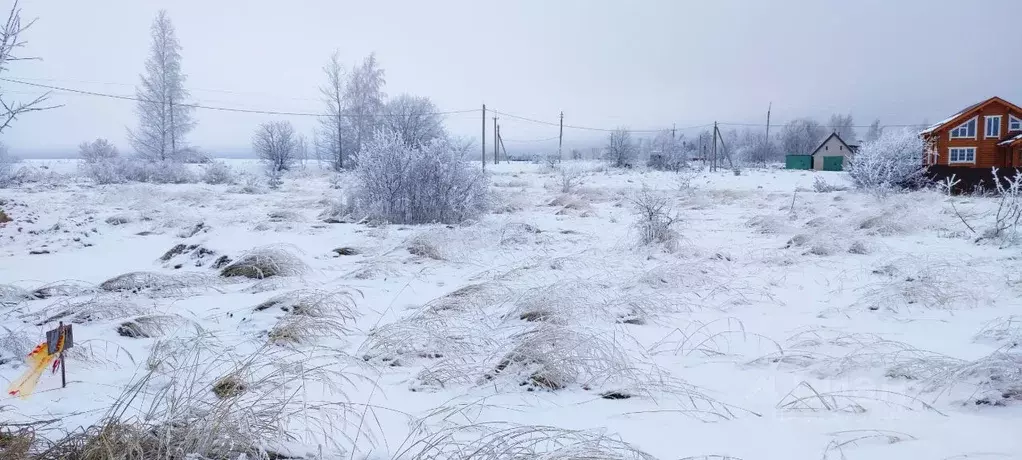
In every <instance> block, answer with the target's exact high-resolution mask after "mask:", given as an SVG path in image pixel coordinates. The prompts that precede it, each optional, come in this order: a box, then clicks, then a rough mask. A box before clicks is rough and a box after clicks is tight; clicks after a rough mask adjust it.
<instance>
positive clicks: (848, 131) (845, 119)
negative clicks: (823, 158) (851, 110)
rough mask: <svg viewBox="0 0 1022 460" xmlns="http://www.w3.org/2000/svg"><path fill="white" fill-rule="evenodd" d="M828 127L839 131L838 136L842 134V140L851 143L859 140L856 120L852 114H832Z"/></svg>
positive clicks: (833, 130)
mask: <svg viewBox="0 0 1022 460" xmlns="http://www.w3.org/2000/svg"><path fill="white" fill-rule="evenodd" d="M827 127H828V128H829V130H830V132H835V133H837V135H838V136H841V139H842V140H844V141H845V142H847V143H849V144H854V143H855V141H856V140H858V136H857V135H856V134H855V121H854V120H853V119H852V114H848V115H840V114H834V115H831V116H830V123H829V124H828V126H827Z"/></svg>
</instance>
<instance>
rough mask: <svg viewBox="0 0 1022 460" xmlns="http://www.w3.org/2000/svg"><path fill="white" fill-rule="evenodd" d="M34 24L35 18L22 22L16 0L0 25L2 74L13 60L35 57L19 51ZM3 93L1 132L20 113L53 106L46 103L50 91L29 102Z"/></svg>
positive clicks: (0, 98)
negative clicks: (17, 99)
mask: <svg viewBox="0 0 1022 460" xmlns="http://www.w3.org/2000/svg"><path fill="white" fill-rule="evenodd" d="M33 24H35V20H34V19H33V20H31V21H28V23H27V24H22V23H21V7H20V6H18V1H17V0H15V1H14V4H13V5H12V6H11V10H10V12H9V13H8V14H7V22H5V23H4V24H3V26H2V27H0V75H2V74H5V73H7V70H9V66H10V64H11V63H12V62H15V61H25V60H31V59H34V58H32V57H28V56H23V55H21V54H20V53H19V51H20V50H21V48H24V47H25V43H26V42H25V40H24V39H23V38H22V34H23V33H24V32H25V31H26V30H28V29H29V28H30V27H32V25H33ZM3 93H4V91H0V133H2V132H3V131H4V130H5V129H7V128H8V127H10V126H11V123H13V122H14V120H15V119H17V118H18V117H19V116H20V115H23V114H25V113H28V112H36V111H39V110H46V109H51V108H53V106H46V105H45V104H46V100H47V99H48V98H49V97H50V93H44V94H42V95H41V96H37V97H36V98H35V99H32V100H31V101H28V102H24V101H12V100H9V99H7V98H5V97H4V94H3Z"/></svg>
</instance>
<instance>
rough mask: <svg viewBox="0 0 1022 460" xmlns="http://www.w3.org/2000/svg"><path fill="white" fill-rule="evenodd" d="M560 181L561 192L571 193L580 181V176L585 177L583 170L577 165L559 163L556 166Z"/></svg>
mask: <svg viewBox="0 0 1022 460" xmlns="http://www.w3.org/2000/svg"><path fill="white" fill-rule="evenodd" d="M557 172H558V173H559V175H560V177H559V179H560V182H561V193H571V191H572V190H575V187H578V185H579V184H581V183H582V178H583V177H585V170H583V169H582V168H581V167H580V166H578V165H574V164H572V165H561V166H560V167H558V168H557Z"/></svg>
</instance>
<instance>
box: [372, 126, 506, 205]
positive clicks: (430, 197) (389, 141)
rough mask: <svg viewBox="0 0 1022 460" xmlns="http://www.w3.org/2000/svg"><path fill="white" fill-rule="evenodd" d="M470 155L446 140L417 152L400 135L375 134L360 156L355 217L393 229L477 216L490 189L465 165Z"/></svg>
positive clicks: (481, 174) (429, 143)
mask: <svg viewBox="0 0 1022 460" xmlns="http://www.w3.org/2000/svg"><path fill="white" fill-rule="evenodd" d="M467 151H468V149H467V146H458V145H453V144H452V143H451V141H449V140H446V139H436V140H433V141H430V142H428V143H426V144H424V145H422V146H421V147H418V148H414V147H410V146H408V145H407V144H406V143H405V142H404V141H403V140H402V138H401V136H400V135H399V134H395V133H390V132H377V134H376V135H375V136H373V138H372V139H370V140H369V141H368V142H366V144H365V146H364V148H363V149H362V151H361V152H359V153H358V158H357V161H356V167H355V180H356V188H355V196H354V201H355V203H354V204H355V207H356V211H357V212H358V213H359V214H362V215H365V216H367V217H369V218H371V219H376V220H381V221H386V222H390V223H395V224H426V223H444V224H453V223H459V222H463V221H465V220H468V219H472V218H475V217H477V216H479V215H480V214H481V213H482V212H483V211H485V209H486V204H487V190H488V186H487V185H488V184H487V179H486V176H485V174H484V173H483V172H482V171H481V170H479V169H478V168H474V167H473V165H470V164H469V163H468V162H467V161H465V156H466V155H467Z"/></svg>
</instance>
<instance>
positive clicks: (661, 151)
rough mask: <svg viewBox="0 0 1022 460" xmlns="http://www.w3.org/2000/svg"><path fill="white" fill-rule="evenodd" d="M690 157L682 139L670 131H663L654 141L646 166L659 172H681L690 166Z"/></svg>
mask: <svg viewBox="0 0 1022 460" xmlns="http://www.w3.org/2000/svg"><path fill="white" fill-rule="evenodd" d="M688 155H689V152H687V151H685V150H684V148H683V142H682V140H681V139H679V138H675V136H674V135H673V134H672V133H671V131H669V130H665V131H661V132H660V133H659V134H657V135H656V138H655V139H653V145H652V150H651V151H650V153H649V160H648V161H647V162H646V166H649V167H650V168H653V169H656V170H659V171H680V170H681V169H682V168H684V167H685V166H686V165H687V164H688Z"/></svg>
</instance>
